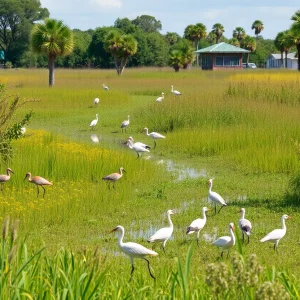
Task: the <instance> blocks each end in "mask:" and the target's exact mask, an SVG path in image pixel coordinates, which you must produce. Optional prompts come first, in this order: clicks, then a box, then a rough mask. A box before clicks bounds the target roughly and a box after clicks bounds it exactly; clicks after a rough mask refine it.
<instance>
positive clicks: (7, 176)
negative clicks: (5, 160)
mask: <svg viewBox="0 0 300 300" xmlns="http://www.w3.org/2000/svg"><path fill="white" fill-rule="evenodd" d="M11 173H12V174H15V173H14V172H13V170H12V169H11V168H7V169H6V174H3V175H0V183H1V191H2V192H3V186H4V183H5V182H7V181H9V180H10V174H11Z"/></svg>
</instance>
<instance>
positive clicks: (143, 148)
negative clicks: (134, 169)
mask: <svg viewBox="0 0 300 300" xmlns="http://www.w3.org/2000/svg"><path fill="white" fill-rule="evenodd" d="M126 144H127V145H128V147H129V148H130V149H132V150H134V151H135V152H136V154H137V156H138V157H140V153H141V152H150V151H149V149H150V147H149V146H147V145H146V144H144V143H140V142H136V143H134V142H133V138H132V137H131V136H130V137H129V138H128V139H127V141H126Z"/></svg>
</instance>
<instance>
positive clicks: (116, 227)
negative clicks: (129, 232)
mask: <svg viewBox="0 0 300 300" xmlns="http://www.w3.org/2000/svg"><path fill="white" fill-rule="evenodd" d="M116 230H117V227H116V228H114V229H113V230H111V231H109V232H108V233H112V232H115V231H116Z"/></svg>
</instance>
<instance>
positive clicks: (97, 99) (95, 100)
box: [94, 98, 100, 106]
mask: <svg viewBox="0 0 300 300" xmlns="http://www.w3.org/2000/svg"><path fill="white" fill-rule="evenodd" d="M99 102H100V99H99V98H95V99H94V104H95V106H97V105H98V104H99Z"/></svg>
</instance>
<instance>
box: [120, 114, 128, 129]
mask: <svg viewBox="0 0 300 300" xmlns="http://www.w3.org/2000/svg"><path fill="white" fill-rule="evenodd" d="M129 118H130V116H128V119H127V120H124V121H123V122H122V123H121V129H122V132H123V130H125V132H126V128H127V127H128V126H129V123H130V120H129Z"/></svg>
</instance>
